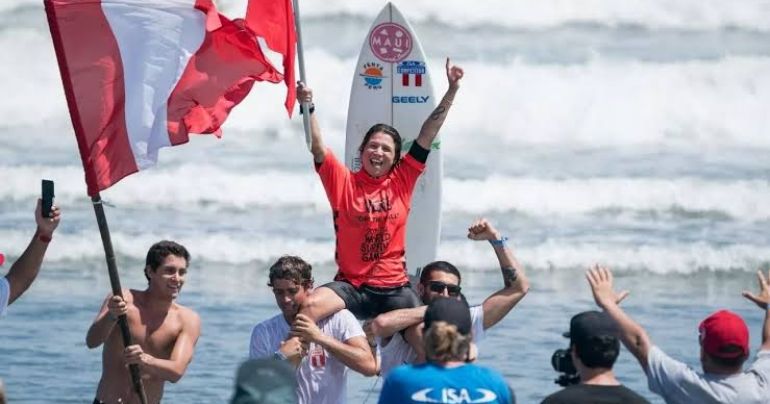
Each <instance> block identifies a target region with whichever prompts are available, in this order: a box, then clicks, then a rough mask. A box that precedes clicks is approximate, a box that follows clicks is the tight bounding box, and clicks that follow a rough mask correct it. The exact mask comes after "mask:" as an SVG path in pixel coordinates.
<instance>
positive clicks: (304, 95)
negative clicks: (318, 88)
mask: <svg viewBox="0 0 770 404" xmlns="http://www.w3.org/2000/svg"><path fill="white" fill-rule="evenodd" d="M297 102H299V103H303V102H306V103H308V104H310V103H312V102H313V89H312V88H310V87H307V86H306V85H305V83H303V82H301V81H298V82H297Z"/></svg>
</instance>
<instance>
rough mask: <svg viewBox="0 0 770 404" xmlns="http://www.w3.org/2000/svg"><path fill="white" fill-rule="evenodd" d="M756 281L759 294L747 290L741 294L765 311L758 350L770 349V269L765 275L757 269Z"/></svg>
mask: <svg viewBox="0 0 770 404" xmlns="http://www.w3.org/2000/svg"><path fill="white" fill-rule="evenodd" d="M757 281H758V283H759V294H758V295H755V294H753V293H751V292H749V291H743V296H744V297H746V298H747V299H749V300H751V301H752V302H754V303H755V304H756V305H757V306H759V308H760V309H762V310H764V311H765V321H764V323H763V324H762V346H761V347H759V350H760V351H770V270H768V271H767V277H765V275H764V274H762V271H757Z"/></svg>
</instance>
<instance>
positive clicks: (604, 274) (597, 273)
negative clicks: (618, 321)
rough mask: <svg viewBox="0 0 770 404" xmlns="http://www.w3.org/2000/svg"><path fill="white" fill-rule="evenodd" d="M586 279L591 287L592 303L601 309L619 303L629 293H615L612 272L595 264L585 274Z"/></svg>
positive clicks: (625, 291)
mask: <svg viewBox="0 0 770 404" xmlns="http://www.w3.org/2000/svg"><path fill="white" fill-rule="evenodd" d="M586 279H587V280H588V284H589V285H590V286H591V292H592V293H593V295H594V301H596V304H597V305H598V306H599V307H601V308H603V309H604V308H606V307H607V306H610V305H613V304H620V302H621V301H622V300H623V299H625V298H626V296H628V294H629V292H628V291H627V290H624V291H622V292H620V293H615V291H614V290H613V289H612V272H610V270H609V269H608V268H606V267H603V266H600V265H598V264H595V265H594V266H593V267H591V268H590V269H588V271H587V272H586Z"/></svg>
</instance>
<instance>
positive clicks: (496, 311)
mask: <svg viewBox="0 0 770 404" xmlns="http://www.w3.org/2000/svg"><path fill="white" fill-rule="evenodd" d="M468 238H469V239H471V240H479V241H484V240H486V241H488V242H489V243H490V245H491V246H492V248H493V249H494V251H495V255H496V256H497V260H498V262H499V263H500V271H501V274H502V277H503V283H504V286H503V288H502V289H500V290H498V291H497V292H495V293H493V294H491V295H490V296H489V297H487V299H486V300H484V303H482V304H480V305H477V306H471V308H470V311H471V320H472V336H473V342H478V341H480V340H481V339H482V338H483V337H484V333H485V331H486V330H487V329H489V328H490V327H492V326H494V325H495V324H497V323H498V322H500V320H502V319H503V318H504V317H505V316H506V315H507V314H508V312H510V311H511V309H512V308H513V307H514V306H515V305H516V304H517V303H518V302H519V301H520V300H521V299H522V298H524V296H525V295H526V294H527V291H528V290H529V281H528V280H527V277H526V274H525V273H524V267H523V266H522V265H521V264H520V263H519V262H518V261H517V260H516V258H515V257H514V256H513V251H512V250H511V249H510V248H509V247H508V246H507V245H506V240H507V239H506V238H505V237H502V236H501V235H500V232H499V231H497V229H495V228H494V227H493V226H492V224H491V223H489V222H488V221H487V220H486V219H479V220H476V221H475V222H474V223H473V224H471V226H470V227H469V228H468ZM461 280H462V278H461V275H460V271H459V270H458V269H457V268H456V267H455V266H454V265H452V264H451V263H449V262H446V261H435V262H432V263H430V264H428V265H426V266H425V267H424V268H423V269H422V273H421V274H420V283H419V284H418V285H417V290H418V293H419V295H420V298H421V299H422V302H423V304H425V305H428V304H430V303H431V302H432V301H433V300H434V299H436V298H437V297H456V298H457V299H459V300H464V299H465V297H464V296H463V295H462V287H461ZM425 308H426V306H420V307H415V308H411V309H400V310H393V311H391V312H388V313H383V314H381V315H379V316H377V317H376V318H375V319H374V321H373V322H372V331H373V332H374V334H375V335H376V336H377V337H378V338H379V341H380V357H381V359H380V361H381V363H380V374H381V375H383V376H385V375H387V373H388V372H389V371H390V370H391V369H392V368H394V367H396V366H399V365H402V364H405V363H415V362H422V361H424V352H423V350H422V335H421V334H422V326H421V324H422V320H423V317H424V316H425ZM407 341H408V342H407ZM473 357H475V355H473Z"/></svg>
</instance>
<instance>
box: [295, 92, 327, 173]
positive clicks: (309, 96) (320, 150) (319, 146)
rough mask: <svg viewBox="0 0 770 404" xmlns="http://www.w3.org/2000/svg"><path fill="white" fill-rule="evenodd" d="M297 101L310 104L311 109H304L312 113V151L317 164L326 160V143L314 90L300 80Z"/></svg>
mask: <svg viewBox="0 0 770 404" xmlns="http://www.w3.org/2000/svg"><path fill="white" fill-rule="evenodd" d="M297 102H299V103H300V108H302V103H303V102H306V103H307V104H308V105H310V108H309V109H310V111H304V112H303V113H306V114H308V113H309V114H310V153H312V154H313V161H314V162H315V163H316V164H321V163H323V162H324V158H325V157H326V145H325V144H324V141H323V138H322V137H321V127H320V126H319V125H318V120H317V119H316V118H315V113H313V111H314V110H315V106H314V105H313V90H312V89H311V88H309V87H306V86H305V83H302V82H299V83H298V85H297Z"/></svg>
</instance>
